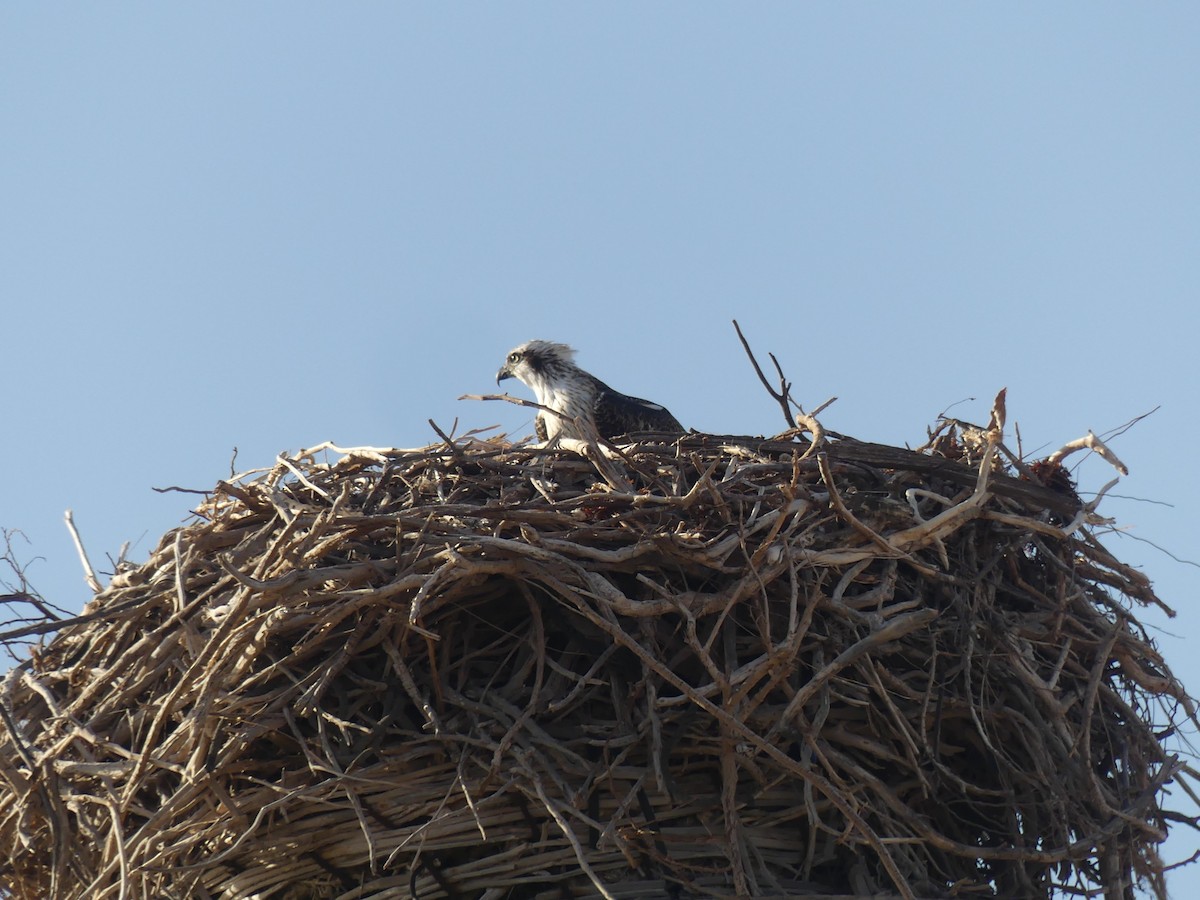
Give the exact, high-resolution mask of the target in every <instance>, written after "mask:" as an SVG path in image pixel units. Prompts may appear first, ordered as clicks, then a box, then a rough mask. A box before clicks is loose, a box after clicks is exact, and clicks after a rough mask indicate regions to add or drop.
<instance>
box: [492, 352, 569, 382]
mask: <svg viewBox="0 0 1200 900" xmlns="http://www.w3.org/2000/svg"><path fill="white" fill-rule="evenodd" d="M574 359H575V351H574V350H572V349H571V348H570V347H568V346H567V345H566V344H555V343H551V342H550V341H526V342H525V343H524V344H522V345H521V346H520V347H514V348H513V349H512V350H510V351H509V352H508V356H506V357H505V358H504V365H502V366H501V367H500V371H499V372H497V373H496V384H499V383H500V382H501V381H503V380H504V379H505V378H516V379H518V380H520V381H521V382H523V383H524V384H525V385H527V386H528V387H531V388H534V389H535V390H536V389H537V387H538V385H539V384H546V383H550V382H554V381H557V380H558V379H559V377H561V376H562V375H565V374H567V373H568V372H569V371H570V370H572V369H574V368H575V363H574Z"/></svg>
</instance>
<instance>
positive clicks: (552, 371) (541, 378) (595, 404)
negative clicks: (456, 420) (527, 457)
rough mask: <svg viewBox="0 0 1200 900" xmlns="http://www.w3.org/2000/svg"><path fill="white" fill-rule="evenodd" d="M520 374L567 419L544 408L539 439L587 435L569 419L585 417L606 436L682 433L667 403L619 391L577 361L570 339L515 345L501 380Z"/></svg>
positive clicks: (541, 399) (537, 424)
mask: <svg viewBox="0 0 1200 900" xmlns="http://www.w3.org/2000/svg"><path fill="white" fill-rule="evenodd" d="M505 378H516V379H519V380H520V381H521V382H523V383H524V384H525V385H526V386H527V387H529V388H530V389H531V390H532V391H533V393H534V395H535V396H536V397H537V402H538V403H540V404H541V405H542V406H545V407H548V408H549V409H553V410H555V411H557V412H559V413H562V414H563V415H564V416H566V418H565V419H563V418H560V417H559V416H555V415H551V414H549V413H545V412H539V413H538V416H537V420H536V421H535V422H534V426H535V428H536V430H537V435H538V438H539V439H540V440H543V441H546V440H549V439H550V438H553V437H558V436H560V435H561V436H562V437H572V438H584V437H586V435H585V434H579V433H577V432H578V429H576V428H575V426H574V424H573V423H572V422H571V421H570V420H572V419H583V420H584V421H585V422H588V421H590V422H591V423H592V425H594V426H595V428H596V431H597V433H599V435H600V436H601V437H604V438H612V437H616V436H617V435H619V434H629V433H631V432H635V431H666V432H675V433H678V434H682V433H683V430H684V429H683V426H682V425H680V424H679V422H678V420H677V419H676V418H675V417H674V416H673V415H671V413H670V412H668V411H667V409H666V407H663V406H659V405H658V404H657V403H651V402H650V401H649V400H642V399H640V398H638V397H630V396H628V395H626V394H622V393H621V392H620V391H614V390H613V389H612V388H610V387H609V386H608V385H607V384H605V383H604V382H603V381H601V380H600V379H599V378H596V377H595V376H594V375H589V374H588V373H587V372H585V371H583V369H581V368H579V366H577V365H575V351H574V350H572V349H571V348H570V347H568V346H567V345H566V344H554V343H551V342H550V341H529V342H527V343H524V344H522V345H521V346H520V347H516V348H515V349H513V350H512V351H511V352H510V353H509V354H508V356H507V357H506V358H505V360H504V365H503V366H501V367H500V371H499V372H497V373H496V383H497V384H499V383H500V382H501V381H503V380H504V379H505Z"/></svg>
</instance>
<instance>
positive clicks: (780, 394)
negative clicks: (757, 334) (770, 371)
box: [733, 319, 796, 428]
mask: <svg viewBox="0 0 1200 900" xmlns="http://www.w3.org/2000/svg"><path fill="white" fill-rule="evenodd" d="M733 327H734V330H736V331H737V336H738V340H740V341H741V342H742V348H743V349H744V350H745V351H746V355H747V356H748V357H750V363H751V365H753V366H754V371H755V373H757V375H758V380H759V381H761V382H762V385H763V387H765V388H766V389H767V393H768V394H770V395H771V396H772V397H774V398H775V402H776V403H778V404H779V408H780V409H782V410H783V418H784V420H785V421H786V422H787V426H788V428H795V427H796V420H795V418H794V417H793V416H792V404H791V397H790V396H789V395H788V392H789V391H790V390H791V387H792V384H791V382H790V381H788V380H787V379H786V378H785V377H784V375H783V370H782V369H781V368H780V367H779V361H778V360H776V359H775V354H773V353H772V354H769V355H770V357H771V362H773V363H775V371H776V372H778V373H779V390H778V391H777V390H775V388H773V387H771V383H770V382H769V381H767V376H766V375H764V374H763V370H762V366H760V365H759V364H758V360H757V359H755V357H754V351H753V350H751V349H750V342H749V341H747V340H746V336H745V335H744V334H742V328H741V326H740V325H738V321H737V319H734V320H733Z"/></svg>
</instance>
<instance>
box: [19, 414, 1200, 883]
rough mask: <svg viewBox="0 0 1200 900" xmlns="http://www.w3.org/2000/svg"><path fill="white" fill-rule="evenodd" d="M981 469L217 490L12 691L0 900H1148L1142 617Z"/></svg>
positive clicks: (1044, 488) (313, 480)
mask: <svg viewBox="0 0 1200 900" xmlns="http://www.w3.org/2000/svg"><path fill="white" fill-rule="evenodd" d="M984 437H985V438H986V435H985V436H984ZM942 438H943V439H942V440H940V441H939V442H938V444H937V446H938V448H939V450H940V451H942V452H944V451H945V450H946V449H947V448H950V449H951V450H952V452H951V454H950V455H952V456H959V457H961V456H963V455H964V454H965V453H966V451H965V450H964V448H963V446H962V445H961V443H960V442H958V441H956V440H949V441H947V440H946V439H945V438H946V435H943V436H942ZM983 446H984V447H985V449H984V451H983V452H982V454H981V455H982V459H981V460H979V459H977V460H976V461H974V462H970V460H968V461H966V462H964V461H959V460H952V459H947V458H945V457H944V456H942V455H939V451H933V450H929V449H926V450H925V451H924V452H910V451H906V450H899V449H894V448H885V447H878V446H874V445H867V444H860V443H857V442H854V441H851V440H846V439H843V440H839V441H832V442H830V441H823V442H822V443H821V444H820V445H819V447H814V446H813V445H811V444H808V443H806V442H804V441H802V440H798V439H796V438H794V437H793V438H784V439H776V440H761V439H745V438H740V439H731V438H717V437H713V436H705V435H691V436H687V437H685V438H682V439H678V440H671V441H668V440H665V439H664V440H656V439H646V440H643V441H641V442H639V443H637V444H634V445H631V446H629V447H627V448H626V449H625V451H624V452H623V454H621V455H618V456H616V457H614V458H611V459H606V458H602V457H596V456H594V454H593V459H592V460H591V461H589V459H587V458H585V457H582V456H580V455H579V454H577V453H572V452H566V451H563V450H554V449H537V448H531V447H522V446H519V445H512V444H508V443H506V442H504V441H502V440H499V439H497V440H495V441H492V442H490V443H489V442H480V441H466V442H461V443H459V444H448V443H446V444H439V445H435V446H432V447H428V448H424V449H421V450H413V451H386V452H384V451H370V450H365V449H364V450H359V451H350V452H347V453H346V454H345V455H340V454H337V453H333V452H331V451H329V450H325V451H322V452H321V453H309V454H305V455H302V456H300V457H296V458H292V459H281V460H280V462H279V464H278V465H276V466H275V467H274V468H272V469H270V470H269V471H260V472H258V473H251V474H250V475H248V476H243V477H241V478H239V479H234V480H231V481H229V482H222V483H220V484H219V485H218V487H217V488H216V489H215V491H214V492H212V494H211V495H210V496H209V497H208V498H207V499H206V500H205V502H204V503H203V504H202V505H201V506H200V508H199V509H198V515H199V520H198V521H196V522H195V523H193V524H190V525H188V526H187V527H184V528H181V529H178V530H176V531H173V532H171V533H169V534H167V535H166V536H165V537H164V538H163V540H162V542H161V543H160V544H159V546H158V548H157V549H156V550H155V551H154V553H153V554H152V556H151V558H150V560H149V561H148V562H147V563H146V564H145V565H143V566H140V567H138V568H136V569H131V570H128V571H125V572H123V573H121V574H120V575H118V576H117V577H116V578H114V579H113V581H112V584H111V585H110V586H109V587H108V588H107V589H106V590H104V591H103V593H101V594H100V595H98V596H97V597H96V599H95V600H94V601H93V603H92V604H91V605H90V606H89V607H88V609H87V610H86V611H85V612H86V615H85V616H83V617H82V618H81V619H80V620H78V621H76V622H75V623H73V624H69V625H66V626H65V627H61V630H60V631H59V633H58V635H57V637H55V638H54V640H53V641H51V642H49V643H48V644H47V645H45V646H43V647H41V648H35V652H34V653H33V655H32V657H31V658H30V659H29V660H28V661H26V662H25V663H24V664H22V665H20V666H18V667H16V668H15V669H13V670H12V671H11V672H10V673H9V676H8V678H7V680H6V682H5V684H4V686H3V712H4V716H3V719H4V722H3V724H4V726H5V727H4V728H3V729H0V893H3V891H4V890H7V891H8V892H10V893H11V895H12V896H14V897H19V898H35V897H36V898H91V900H94V898H117V897H122V898H124V897H147V898H149V897H154V898H180V900H182V898H248V897H263V898H266V897H271V898H292V900H299V898H334V897H337V898H342V900H351V898H398V897H410V896H412V897H421V898H437V897H450V898H465V897H479V896H485V897H504V896H511V897H542V896H544V897H566V896H597V895H602V896H611V897H627V898H633V897H647V898H648V897H662V896H692V895H702V896H733V895H741V896H747V895H774V896H830V895H839V894H842V895H844V894H864V893H872V892H884V893H886V894H889V895H899V896H904V897H945V896H960V897H973V896H993V895H996V896H1002V897H1013V896H1021V897H1045V896H1049V895H1051V894H1052V893H1054V892H1055V891H1056V890H1057V889H1059V888H1066V889H1068V890H1069V891H1070V892H1082V893H1084V894H1088V895H1094V894H1102V895H1105V896H1107V897H1125V896H1129V895H1130V894H1131V892H1132V888H1131V887H1130V885H1132V884H1134V883H1135V882H1137V881H1138V880H1139V879H1140V880H1141V881H1142V883H1143V884H1144V885H1146V886H1148V887H1149V888H1150V889H1151V890H1152V891H1154V892H1156V893H1157V894H1159V895H1160V896H1161V895H1164V893H1165V891H1164V888H1163V878H1162V872H1163V864H1162V863H1161V862H1160V860H1159V857H1158V855H1157V853H1156V849H1155V848H1156V845H1157V844H1158V843H1159V842H1160V841H1161V840H1162V839H1163V837H1164V835H1165V830H1166V827H1167V825H1168V823H1169V821H1170V820H1171V818H1172V813H1170V812H1169V811H1165V810H1164V808H1163V806H1162V803H1163V802H1164V799H1165V796H1166V792H1165V791H1164V787H1165V786H1166V785H1168V783H1172V782H1173V783H1175V784H1176V785H1183V787H1184V788H1185V789H1187V780H1188V779H1189V778H1190V776H1191V773H1190V770H1187V769H1186V768H1185V767H1184V766H1183V764H1182V763H1181V762H1180V761H1179V760H1178V759H1177V758H1175V757H1173V756H1171V755H1170V754H1168V753H1167V752H1166V751H1165V750H1164V748H1163V745H1162V739H1163V738H1164V736H1165V734H1166V733H1167V732H1169V731H1170V730H1171V728H1172V726H1173V725H1174V724H1175V723H1179V722H1182V721H1183V720H1184V718H1186V717H1187V716H1189V715H1190V714H1191V707H1190V704H1189V701H1188V699H1187V695H1186V694H1185V692H1184V690H1183V688H1182V686H1181V685H1180V684H1179V683H1178V682H1177V681H1176V680H1175V679H1174V677H1173V676H1172V675H1171V673H1170V672H1169V670H1168V668H1167V667H1166V665H1165V664H1164V663H1163V660H1162V659H1161V657H1160V656H1159V654H1158V652H1157V651H1156V649H1155V647H1154V644H1153V642H1152V641H1151V640H1150V639H1149V638H1148V637H1147V635H1146V633H1145V631H1144V629H1143V628H1142V626H1141V625H1140V624H1139V623H1138V621H1137V619H1136V618H1135V616H1134V614H1133V612H1132V610H1133V609H1134V608H1136V607H1137V606H1138V605H1144V604H1153V603H1157V602H1158V601H1157V598H1155V596H1154V594H1153V592H1152V590H1151V587H1150V584H1149V582H1148V581H1147V580H1146V579H1145V578H1144V577H1143V576H1142V575H1141V574H1140V573H1138V572H1136V571H1134V570H1132V569H1130V568H1129V567H1127V566H1125V565H1123V564H1121V563H1120V562H1119V561H1118V560H1116V559H1115V558H1113V556H1111V555H1110V554H1109V553H1108V552H1107V551H1106V550H1105V549H1104V547H1103V546H1102V545H1101V544H1100V543H1099V542H1098V540H1097V539H1096V537H1095V534H1094V529H1093V528H1089V527H1088V526H1087V525H1086V523H1084V524H1081V523H1082V522H1083V520H1085V519H1086V518H1087V513H1088V510H1086V509H1083V510H1081V506H1080V502H1079V500H1078V498H1077V497H1076V496H1075V495H1074V493H1073V491H1072V489H1071V485H1070V480H1069V479H1067V478H1066V477H1065V474H1064V473H1062V472H1061V470H1060V469H1058V468H1057V464H1054V465H1051V466H1049V467H1043V468H1042V470H1040V471H1041V473H1042V474H1043V475H1045V476H1047V477H1044V478H1043V479H1041V480H1042V481H1044V482H1045V484H1043V483H1039V480H1038V479H1033V480H1029V479H1028V478H1026V479H1019V478H1016V477H1010V476H1009V475H1008V474H1005V472H1004V471H1003V470H1001V467H999V465H998V464H997V463H995V458H996V457H995V454H994V452H993V451H994V450H995V441H994V440H992V441H991V442H990V443H989V442H988V440H985V441H984V444H983ZM594 449H595V448H594V447H593V450H594ZM818 449H819V451H820V452H814V451H816V450H818ZM327 458H328V459H330V460H332V461H328V462H326V461H321V460H325V459H327ZM1048 470H1049V471H1048ZM1093 521H1094V517H1093ZM26 630H27V631H28V629H26ZM14 633H15V632H10V636H11V635H12V634H14Z"/></svg>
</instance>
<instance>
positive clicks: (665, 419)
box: [594, 385, 685, 438]
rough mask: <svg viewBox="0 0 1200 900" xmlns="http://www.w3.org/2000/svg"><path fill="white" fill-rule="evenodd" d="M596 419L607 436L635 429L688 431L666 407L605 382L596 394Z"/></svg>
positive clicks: (603, 433) (601, 430)
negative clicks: (614, 388) (630, 394)
mask: <svg viewBox="0 0 1200 900" xmlns="http://www.w3.org/2000/svg"><path fill="white" fill-rule="evenodd" d="M594 418H595V422H596V430H597V431H598V432H600V436H601V437H606V438H611V437H615V436H616V435H618V434H630V433H632V432H635V431H665V432H670V433H673V434H683V432H684V431H685V429H684V427H683V426H682V425H680V424H679V420H678V419H676V418H675V417H674V416H673V415H671V411H670V410H668V409H667V408H666V407H665V406H660V405H659V404H657V403H651V402H650V401H649V400H643V399H642V398H641V397H630V396H629V395H627V394H622V393H619V392H618V391H614V390H613V389H612V388H610V387H609V386H608V385H602V388H601V390H600V391H599V392H598V393H597V394H596V406H595V414H594Z"/></svg>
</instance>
